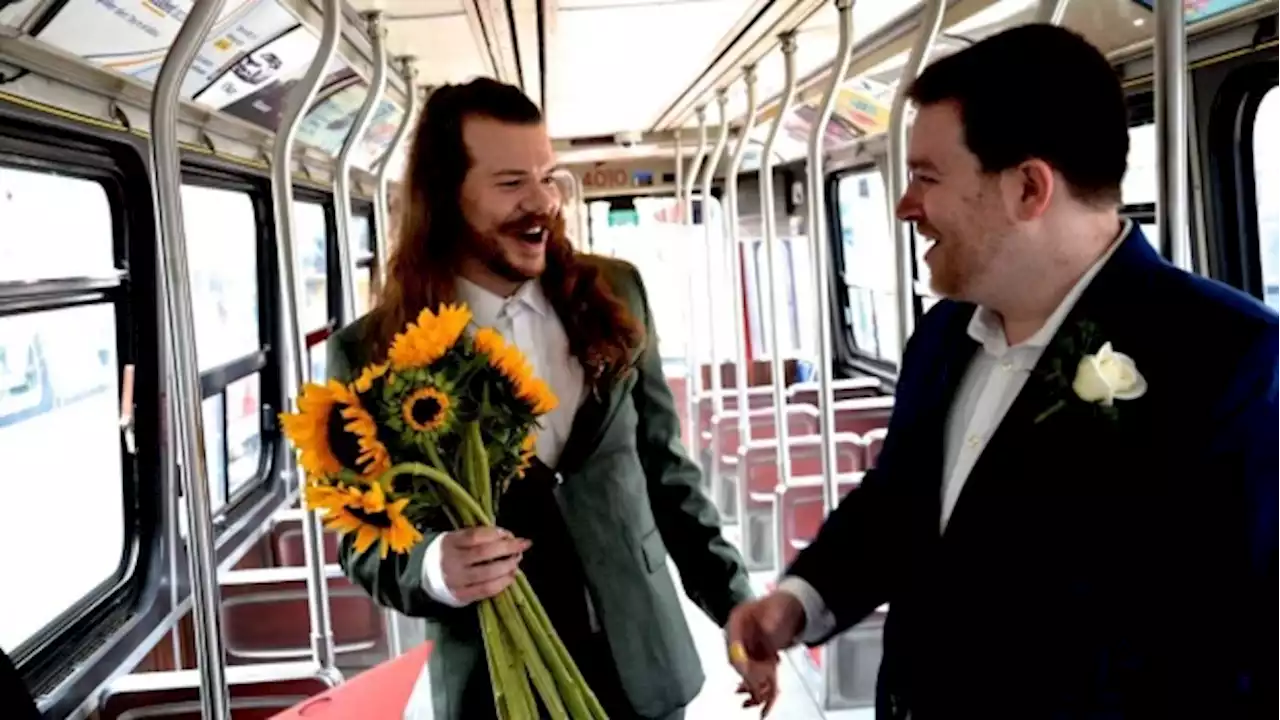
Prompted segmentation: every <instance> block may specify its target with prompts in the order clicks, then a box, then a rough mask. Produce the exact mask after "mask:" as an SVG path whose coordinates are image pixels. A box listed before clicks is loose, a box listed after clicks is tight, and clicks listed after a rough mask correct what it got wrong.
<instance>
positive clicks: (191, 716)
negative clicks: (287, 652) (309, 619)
mask: <svg viewBox="0 0 1280 720" xmlns="http://www.w3.org/2000/svg"><path fill="white" fill-rule="evenodd" d="M226 679H227V689H228V694H229V696H230V699H231V711H232V718H233V719H234V720H267V719H268V718H271V717H274V716H275V715H276V714H277V713H279V712H281V711H282V710H285V709H287V708H289V707H292V706H294V705H296V704H297V703H299V702H302V701H303V700H305V699H307V698H309V697H312V696H315V695H319V694H320V693H323V692H325V691H326V690H328V689H329V688H330V687H332V686H333V685H332V683H331V682H330V681H329V680H328V679H326V678H325V677H323V676H322V675H321V673H320V672H319V668H318V666H316V664H315V663H313V662H310V661H306V662H293V663H277V664H273V665H247V666H241V667H228V668H227V669H226ZM96 717H97V718H99V720H120V719H121V718H143V717H145V718H167V719H168V720H200V672H199V671H198V670H175V671H168V672H148V673H136V674H133V675H125V676H124V677H121V678H119V679H117V680H115V681H114V682H112V683H111V684H110V685H108V686H107V687H106V688H105V689H104V690H103V692H102V696H101V698H100V699H99V701H98V711H97V713H96Z"/></svg>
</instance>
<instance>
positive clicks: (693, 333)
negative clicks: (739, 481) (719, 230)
mask: <svg viewBox="0 0 1280 720" xmlns="http://www.w3.org/2000/svg"><path fill="white" fill-rule="evenodd" d="M697 114H698V149H697V151H695V152H694V154H693V160H692V161H691V162H690V164H689V175H688V177H686V178H685V186H684V207H685V224H686V225H692V224H693V184H694V182H696V181H697V178H698V168H699V166H701V164H702V156H703V154H704V153H705V152H706V151H707V108H706V106H705V105H704V106H702V107H700V108H698V109H697ZM702 221H703V222H706V221H707V203H706V202H703V203H702ZM692 239H693V233H689V234H688V235H687V236H686V240H692ZM685 257H687V258H689V349H688V351H687V352H686V353H685V354H686V355H688V356H689V357H688V359H687V361H686V362H688V364H689V368H688V372H689V382H688V385H689V387H688V393H689V455H690V456H691V457H692V458H693V461H694V462H695V463H698V464H699V465H701V464H702V450H701V448H702V423H701V422H700V419H701V413H700V408H701V402H702V398H701V396H702V361H701V360H700V359H699V357H698V355H699V353H698V350H699V344H698V313H697V309H698V277H697V276H698V272H697V270H698V255H697V253H695V252H693V248H687V252H686V255H685ZM705 470H706V468H703V471H704V472H705Z"/></svg>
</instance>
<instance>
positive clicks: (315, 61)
mask: <svg viewBox="0 0 1280 720" xmlns="http://www.w3.org/2000/svg"><path fill="white" fill-rule="evenodd" d="M323 2H324V6H323V8H322V11H323V13H324V26H323V30H322V32H321V36H320V46H319V47H318V48H317V49H316V54H315V57H313V58H312V59H311V66H310V67H308V68H307V72H306V74H305V75H304V76H303V77H302V79H301V80H299V81H298V84H297V85H295V86H294V87H293V88H292V89H291V90H290V91H289V96H288V99H287V101H286V102H285V108H284V113H283V114H282V116H281V119H280V129H279V130H278V131H277V132H276V139H275V147H273V148H272V157H271V199H272V202H273V203H274V205H275V221H276V249H277V253H276V255H277V258H276V261H277V263H278V265H279V266H280V279H281V281H282V282H281V287H280V309H281V311H282V312H283V313H284V317H285V318H286V323H285V326H284V331H283V333H282V334H283V336H284V337H282V338H281V341H280V345H281V347H282V348H288V351H287V352H286V353H285V354H286V355H288V356H289V358H290V360H291V361H292V362H291V363H289V366H291V367H289V366H287V367H286V373H285V375H286V383H285V388H286V393H287V398H288V399H287V402H288V404H289V407H291V408H292V407H296V405H297V393H298V388H299V386H300V385H301V384H302V383H303V382H305V381H306V380H307V379H308V376H309V373H310V367H311V366H310V363H308V362H306V360H305V358H306V354H307V339H306V335H304V334H303V333H302V330H301V329H300V324H299V321H298V312H297V308H296V307H295V306H296V303H295V302H294V300H295V298H296V297H298V296H299V295H300V293H299V292H298V280H297V272H296V270H297V265H296V261H295V259H294V230H295V229H296V223H295V222H294V216H293V141H294V138H295V137H296V136H297V134H298V126H299V125H300V124H301V122H302V116H303V113H304V112H305V111H306V109H307V108H308V107H310V106H311V103H312V102H313V101H314V100H315V97H316V90H317V89H319V87H320V81H321V80H323V79H324V76H325V73H326V71H327V69H328V67H329V61H330V60H332V59H333V54H334V50H335V49H336V48H337V47H338V30H339V25H340V23H341V20H342V3H341V0H323ZM287 370H292V373H291V374H292V376H293V377H292V378H288V377H287V376H288V375H289V374H290V373H289V372H287ZM295 461H296V458H295V457H293V455H292V454H290V462H291V464H292V465H293V470H294V472H295V473H298V474H299V477H298V485H299V487H302V486H303V485H305V483H306V478H305V477H302V476H301V471H300V470H299V469H298V468H297V463H296V462H295ZM302 544H303V552H304V553H305V556H306V561H307V610H308V612H309V613H310V615H311V650H312V653H313V655H314V656H315V660H316V662H317V663H318V664H319V665H320V670H321V672H322V673H324V674H325V675H327V676H328V680H329V681H330V682H333V683H335V684H336V683H337V682H341V680H342V675H341V673H339V672H338V669H337V667H336V665H335V662H334V652H333V623H332V622H331V621H330V618H329V586H328V584H327V583H326V582H325V575H324V534H323V530H322V529H321V527H320V517H319V515H317V514H316V513H315V512H314V511H312V512H308V513H306V514H305V520H304V522H303V523H302Z"/></svg>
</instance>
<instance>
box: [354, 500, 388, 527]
mask: <svg viewBox="0 0 1280 720" xmlns="http://www.w3.org/2000/svg"><path fill="white" fill-rule="evenodd" d="M347 512H349V513H351V514H352V515H354V516H356V519H357V520H359V521H360V522H362V523H364V524H365V525H372V526H374V527H376V528H378V529H380V530H386V529H388V528H390V527H391V516H390V515H387V512H386V511H385V510H382V511H379V512H376V513H367V512H365V511H364V510H361V509H360V508H358V507H351V506H347Z"/></svg>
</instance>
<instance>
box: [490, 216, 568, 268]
mask: <svg viewBox="0 0 1280 720" xmlns="http://www.w3.org/2000/svg"><path fill="white" fill-rule="evenodd" d="M537 227H541V228H543V232H542V236H541V240H540V242H542V243H543V244H544V251H545V245H546V244H547V243H549V242H550V237H551V229H552V227H554V225H553V218H551V217H548V216H545V215H542V214H532V213H531V214H527V215H521V216H518V217H515V218H512V219H511V220H508V221H506V222H504V223H502V224H501V225H499V226H498V227H497V228H496V229H494V230H491V231H488V232H480V231H477V230H476V229H475V228H471V243H470V251H471V253H472V255H473V256H474V257H475V258H476V259H477V260H479V261H480V263H481V264H483V265H484V266H485V269H487V270H488V271H489V272H491V273H493V274H494V275H497V276H498V277H500V278H502V279H504V280H509V281H511V282H525V281H527V280H535V279H537V278H538V277H539V276H540V275H541V274H542V271H543V270H545V268H546V265H545V261H544V263H543V266H542V268H539V269H538V270H537V271H536V272H535V271H531V270H528V269H526V268H521V267H518V266H517V265H516V264H515V263H513V262H512V261H511V259H510V258H508V256H507V253H506V251H505V250H504V247H505V243H526V242H529V241H528V240H526V239H523V238H522V236H523V235H524V234H525V233H526V232H528V231H529V230H531V229H533V228H537ZM531 244H536V243H531Z"/></svg>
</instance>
